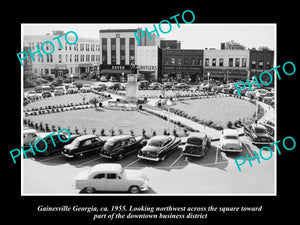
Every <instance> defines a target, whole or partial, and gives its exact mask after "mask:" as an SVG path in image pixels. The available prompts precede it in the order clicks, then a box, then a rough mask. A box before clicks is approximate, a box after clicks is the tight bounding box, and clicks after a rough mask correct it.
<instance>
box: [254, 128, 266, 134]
mask: <svg viewBox="0 0 300 225" xmlns="http://www.w3.org/2000/svg"><path fill="white" fill-rule="evenodd" d="M255 133H258V134H264V133H267V131H266V130H265V129H263V128H260V127H256V128H255Z"/></svg>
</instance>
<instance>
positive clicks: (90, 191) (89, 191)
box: [84, 187, 96, 194]
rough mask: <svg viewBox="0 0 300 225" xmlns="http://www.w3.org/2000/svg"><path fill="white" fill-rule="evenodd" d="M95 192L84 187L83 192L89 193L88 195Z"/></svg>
mask: <svg viewBox="0 0 300 225" xmlns="http://www.w3.org/2000/svg"><path fill="white" fill-rule="evenodd" d="M95 191H96V190H95V188H93V187H86V188H84V192H86V193H89V194H91V193H94V192H95Z"/></svg>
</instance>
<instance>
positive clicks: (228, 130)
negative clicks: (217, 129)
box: [223, 129, 238, 135]
mask: <svg viewBox="0 0 300 225" xmlns="http://www.w3.org/2000/svg"><path fill="white" fill-rule="evenodd" d="M223 134H224V135H238V132H237V131H236V130H235V129H224V130H223Z"/></svg>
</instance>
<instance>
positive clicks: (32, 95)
mask: <svg viewBox="0 0 300 225" xmlns="http://www.w3.org/2000/svg"><path fill="white" fill-rule="evenodd" d="M39 96H40V95H39V94H38V93H37V92H36V91H28V92H27V93H26V94H25V97H26V98H37V97H39Z"/></svg>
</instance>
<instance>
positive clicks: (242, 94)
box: [233, 87, 250, 96]
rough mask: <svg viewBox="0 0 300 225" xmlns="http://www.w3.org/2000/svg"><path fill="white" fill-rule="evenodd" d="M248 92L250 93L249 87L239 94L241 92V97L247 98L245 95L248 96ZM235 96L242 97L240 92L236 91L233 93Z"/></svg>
mask: <svg viewBox="0 0 300 225" xmlns="http://www.w3.org/2000/svg"><path fill="white" fill-rule="evenodd" d="M247 91H250V88H249V87H246V88H244V89H242V90H240V91H239V92H240V95H241V96H245V94H246V92H247ZM233 95H235V96H240V95H239V94H238V92H237V90H236V89H235V90H234V91H233Z"/></svg>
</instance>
